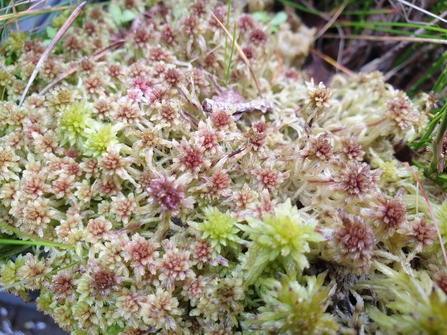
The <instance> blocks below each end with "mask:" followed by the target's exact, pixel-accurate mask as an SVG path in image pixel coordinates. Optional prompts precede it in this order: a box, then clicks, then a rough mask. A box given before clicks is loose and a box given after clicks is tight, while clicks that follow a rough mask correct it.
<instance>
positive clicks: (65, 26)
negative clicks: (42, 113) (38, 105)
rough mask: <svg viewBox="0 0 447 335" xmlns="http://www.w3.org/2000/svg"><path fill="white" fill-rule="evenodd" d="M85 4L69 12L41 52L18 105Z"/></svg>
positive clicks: (21, 102)
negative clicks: (65, 19)
mask: <svg viewBox="0 0 447 335" xmlns="http://www.w3.org/2000/svg"><path fill="white" fill-rule="evenodd" d="M86 5H87V2H86V1H84V2H82V3H81V4H80V5H79V6H78V7H77V8H76V9H75V10H74V11H73V13H71V15H70V16H69V18H68V19H67V21H66V22H65V23H64V24H63V26H62V27H61V29H60V30H59V31H58V32H57V34H56V36H54V38H53V40H52V41H51V43H50V45H49V46H48V47H47V49H46V50H45V52H44V53H43V55H42V57H40V59H39V62H38V63H37V65H36V68H35V69H34V71H33V73H32V75H31V77H30V78H29V81H28V84H27V85H26V88H25V90H24V91H23V94H22V97H21V98H20V102H19V106H21V105H22V104H23V101H24V100H25V97H26V94H27V93H28V90H29V88H30V87H31V84H32V83H33V81H34V79H35V78H36V76H37V74H38V73H39V70H40V68H41V67H42V66H43V64H44V62H45V61H46V60H47V58H48V56H49V55H50V54H51V52H52V51H53V49H54V47H55V46H56V44H57V43H58V42H59V41H60V40H61V38H62V37H63V36H64V35H65V33H66V32H67V30H68V28H70V26H71V25H72V24H73V22H74V21H75V20H76V18H77V17H78V16H79V14H81V12H82V10H83V9H84V7H85V6H86Z"/></svg>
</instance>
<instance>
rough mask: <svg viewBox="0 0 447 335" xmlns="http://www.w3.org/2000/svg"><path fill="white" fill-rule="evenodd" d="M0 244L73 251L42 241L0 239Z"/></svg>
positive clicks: (57, 244)
mask: <svg viewBox="0 0 447 335" xmlns="http://www.w3.org/2000/svg"><path fill="white" fill-rule="evenodd" d="M0 244H5V245H36V246H44V247H55V248H63V249H74V248H75V246H73V245H67V244H62V243H55V242H51V241H48V242H43V241H22V240H13V239H5V238H0Z"/></svg>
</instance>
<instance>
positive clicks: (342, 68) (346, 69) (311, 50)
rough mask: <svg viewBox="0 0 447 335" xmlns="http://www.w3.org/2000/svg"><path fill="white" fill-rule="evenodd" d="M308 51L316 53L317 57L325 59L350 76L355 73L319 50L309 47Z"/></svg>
mask: <svg viewBox="0 0 447 335" xmlns="http://www.w3.org/2000/svg"><path fill="white" fill-rule="evenodd" d="M310 52H312V53H313V54H315V55H317V56H318V57H320V58H322V59H323V60H325V61H326V62H327V63H329V64H331V65H332V66H333V67H335V68H337V69H339V70H340V71H342V72H344V73H346V74H347V75H349V76H350V77H354V76H355V73H354V72H352V71H351V70H349V69H348V68H347V67H346V66H343V65H341V64H340V63H338V62H337V61H336V60H335V59H332V58H331V57H329V56H328V55H325V54H323V53H321V52H319V51H318V50H315V49H314V48H311V49H310Z"/></svg>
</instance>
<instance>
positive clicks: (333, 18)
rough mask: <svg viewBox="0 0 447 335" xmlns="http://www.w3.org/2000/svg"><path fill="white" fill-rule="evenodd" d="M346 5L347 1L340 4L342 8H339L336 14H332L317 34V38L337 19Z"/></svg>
mask: <svg viewBox="0 0 447 335" xmlns="http://www.w3.org/2000/svg"><path fill="white" fill-rule="evenodd" d="M346 5H347V3H346V2H345V3H343V4H342V5H341V6H340V8H338V9H337V11H336V12H335V14H334V16H332V17H331V19H330V20H329V21H328V22H327V23H326V24H325V25H324V27H323V28H321V29H320V31H319V32H318V33H316V34H315V39H319V38H320V37H321V36H322V35H323V34H324V33H325V32H326V31H327V30H328V29H329V28H330V27H331V26H332V25H333V24H334V22H335V20H337V19H338V17H339V16H340V14H341V13H342V12H343V10H344V9H345V7H346Z"/></svg>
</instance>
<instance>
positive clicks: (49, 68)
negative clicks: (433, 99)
mask: <svg viewBox="0 0 447 335" xmlns="http://www.w3.org/2000/svg"><path fill="white" fill-rule="evenodd" d="M236 5H237V4H236ZM145 6H146V7H145ZM109 8H114V9H113V11H112V12H117V9H119V10H120V11H121V12H122V13H124V12H125V11H133V15H134V16H138V19H137V20H135V21H134V22H133V23H132V24H131V25H130V27H128V26H123V25H122V24H121V23H120V22H121V21H120V19H119V18H117V17H112V15H111V14H110V13H109V12H108V11H107V10H105V9H104V8H103V7H102V6H101V5H91V6H88V7H87V8H86V9H85V12H84V13H83V14H82V15H81V16H80V17H79V18H78V20H77V21H76V23H75V24H74V25H73V26H72V27H71V28H70V30H69V31H68V32H67V34H66V35H65V37H64V39H63V41H62V43H61V44H59V45H58V46H56V50H55V52H54V54H52V55H51V56H50V57H49V58H48V59H47V61H46V62H45V64H44V66H43V68H42V70H41V71H40V73H39V75H38V77H37V78H36V80H35V81H34V83H33V86H32V87H31V90H30V92H29V94H28V97H27V98H26V100H25V101H24V104H23V105H22V106H21V107H19V106H18V101H19V99H20V97H21V94H22V92H23V89H24V87H25V86H26V84H27V80H28V78H29V76H30V72H31V71H32V70H33V65H34V64H36V63H37V61H38V59H39V58H40V56H41V55H42V54H43V52H44V51H45V47H44V44H43V42H42V41H41V40H39V39H38V38H35V39H33V40H30V37H27V35H25V34H23V33H20V32H19V33H14V32H12V33H11V34H10V36H9V39H8V40H7V41H6V43H5V44H4V47H3V48H2V49H1V52H0V61H1V62H2V63H4V64H5V66H4V67H3V66H2V67H1V69H0V91H1V93H2V94H1V96H2V97H3V100H2V101H0V134H1V140H0V198H1V199H2V207H1V208H0V214H1V219H2V222H3V224H2V232H3V233H5V234H11V231H13V230H14V231H16V232H20V233H17V234H16V236H15V237H14V238H17V239H20V238H22V239H26V240H30V243H31V242H36V243H38V242H39V241H41V240H45V241H46V242H48V241H53V242H55V243H56V242H57V243H63V244H69V245H71V246H74V248H67V249H61V248H58V247H45V249H40V248H35V250H34V251H33V252H32V253H28V254H25V255H17V256H16V257H14V258H13V259H9V260H4V261H2V262H3V263H2V265H1V270H0V275H1V280H0V282H1V284H2V285H3V286H6V287H8V290H9V291H11V292H13V293H15V294H17V295H20V296H22V297H24V298H25V297H26V295H27V292H28V291H29V290H36V289H37V290H40V297H39V298H38V300H37V306H38V307H39V308H40V309H42V310H43V311H45V312H46V313H49V314H50V315H52V317H53V318H54V319H55V320H56V322H58V323H59V325H60V326H61V327H62V328H63V329H65V330H67V331H69V332H71V333H72V334H122V335H129V334H143V333H158V334H270V333H275V334H335V333H337V332H341V333H343V334H357V333H360V334H366V333H376V332H380V333H388V334H394V333H395V334H398V333H401V332H407V331H408V332H409V333H410V332H411V331H415V332H417V333H429V334H441V333H442V331H443V329H445V324H444V319H445V318H444V319H443V318H442V314H439V315H438V314H437V313H438V312H439V313H441V312H440V311H441V310H442V309H445V307H446V291H445V290H446V285H445V282H446V280H445V276H446V275H445V273H446V272H445V267H444V265H443V264H441V262H440V260H439V259H440V258H439V254H440V245H439V242H438V241H436V233H435V230H434V225H433V223H432V222H431V219H430V216H429V211H428V207H427V206H426V205H425V204H424V202H423V201H422V200H421V198H420V197H419V196H418V193H417V186H416V181H415V180H414V179H413V176H412V174H411V173H410V172H409V171H408V170H407V168H406V167H404V166H403V165H402V164H401V163H400V162H399V161H397V160H396V159H395V158H394V156H393V153H394V151H393V146H394V145H395V144H397V143H399V142H400V141H405V140H407V139H409V138H410V137H412V136H414V134H415V133H416V132H417V131H419V130H420V129H421V128H422V127H424V125H425V124H426V122H427V121H426V119H427V117H426V113H427V111H428V110H429V108H428V107H427V106H426V104H425V103H424V100H423V99H426V98H424V97H422V98H421V100H420V101H411V100H410V99H409V98H408V97H407V96H406V94H405V93H404V92H401V91H398V90H395V89H394V88H393V87H391V86H390V85H388V84H386V83H385V81H384V77H383V76H382V75H381V74H380V73H378V72H374V73H370V74H359V75H358V76H356V77H354V78H350V79H347V78H345V77H343V76H336V77H335V78H334V79H333V81H332V84H331V87H326V86H325V85H324V84H322V83H319V84H317V85H316V84H315V83H314V82H313V80H311V78H306V76H305V74H304V73H301V72H300V70H299V68H297V67H295V66H299V65H300V64H302V63H303V59H304V57H305V56H306V55H307V53H308V50H309V47H310V42H311V40H312V36H313V30H309V29H307V28H306V27H305V26H303V25H301V26H299V27H298V28H296V29H297V30H296V31H292V30H291V28H290V26H289V24H288V23H286V24H284V25H283V26H281V27H279V32H278V33H277V34H272V33H271V31H272V30H271V29H270V28H271V27H269V26H266V25H264V24H261V23H259V22H257V21H256V20H254V19H253V18H252V17H251V16H250V14H247V13H245V14H244V13H241V11H240V10H239V9H237V8H231V13H228V6H227V4H224V3H221V2H216V1H214V0H209V1H208V0H197V1H194V2H190V1H183V2H181V3H178V2H175V1H171V0H167V1H165V2H157V3H156V4H154V2H153V1H149V2H148V3H146V4H145V3H143V2H142V1H125V2H121V1H118V0H117V1H112V3H111V4H110V6H109ZM145 11H146V12H145ZM210 11H211V12H213V13H214V15H215V16H212V15H211V13H210ZM143 12H145V15H141V13H143ZM127 13H128V14H129V12H127ZM68 14H69V13H64V15H62V16H60V17H59V18H57V19H56V20H55V21H54V27H55V28H56V29H57V28H59V27H60V26H61V25H62V24H63V20H64V18H66V17H68ZM290 15H292V14H290ZM295 19H296V18H295ZM227 20H228V26H229V27H234V26H236V37H237V40H236V42H237V44H238V46H240V48H241V50H242V51H243V52H244V54H245V57H246V58H247V59H249V61H250V66H251V68H252V70H253V73H254V75H255V76H256V78H257V83H258V84H259V87H256V83H255V81H254V80H253V78H252V74H251V73H250V70H249V68H248V67H247V64H246V63H245V62H244V61H243V57H241V55H240V54H236V55H234V56H233V57H232V60H231V64H230V65H228V58H227V59H226V58H225V45H224V44H225V41H226V40H227V38H226V34H225V32H224V31H223V30H222V29H221V26H220V24H219V22H218V21H220V23H224V24H225V23H226V22H227ZM296 22H299V21H296ZM122 37H123V38H124V40H125V42H124V46H123V48H121V49H116V50H112V49H110V50H109V52H107V53H105V55H104V56H103V57H101V58H97V57H96V56H95V57H93V56H92V54H93V53H95V52H97V51H98V50H100V49H103V48H106V47H107V46H108V45H110V44H111V43H112V42H113V41H116V40H117V39H119V38H122ZM227 43H228V42H227ZM290 43H292V44H293V45H292V46H291V45H290ZM295 44H296V45H295ZM228 48H229V45H227V49H228ZM275 50H279V52H280V53H279V55H280V57H281V59H282V67H281V66H280V60H279V59H278V57H279V56H278V55H277V54H276V52H275ZM291 50H295V51H294V53H293V54H292V53H291ZM227 51H228V50H227ZM227 56H228V55H227ZM72 66H74V67H75V68H76V71H75V73H74V74H72V75H70V76H68V77H66V78H65V79H63V80H62V81H60V82H58V83H57V84H56V85H55V86H54V87H53V88H52V89H51V90H50V91H49V92H48V93H45V94H39V92H41V91H42V90H43V89H44V88H45V87H47V86H48V85H49V84H51V82H52V81H53V80H54V79H55V78H56V77H58V76H59V75H61V74H62V73H63V72H64V71H65V70H66V69H69V68H71V67H72ZM278 68H279V69H280V70H281V71H279V72H278V71H277V69H278ZM226 69H230V71H229V73H228V85H227V86H225V85H226V82H227V80H226V79H227V78H225V70H226ZM258 90H259V91H258ZM259 93H261V94H262V96H260V95H259ZM202 103H203V108H202ZM414 169H415V170H416V168H414ZM418 174H419V178H420V179H421V180H422V183H423V186H424V187H425V188H426V191H427V193H428V194H429V197H430V201H432V202H433V207H434V208H435V215H436V218H437V219H438V222H440V225H441V232H442V233H443V234H444V233H445V222H444V221H445V220H444V216H445V215H444V214H445V213H444V212H445V210H444V209H445V208H444V207H445V202H444V203H443V205H441V203H442V199H443V197H442V196H440V192H439V191H438V189H437V188H436V186H434V185H433V184H431V183H430V182H429V181H427V180H426V179H425V178H424V177H423V176H422V175H421V173H420V171H419V172H418ZM445 238H446V237H445V236H444V239H445ZM413 306H414V309H413Z"/></svg>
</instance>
